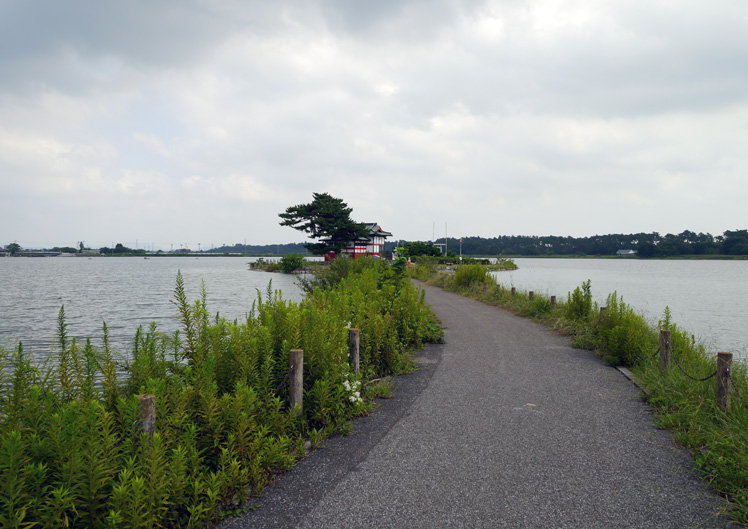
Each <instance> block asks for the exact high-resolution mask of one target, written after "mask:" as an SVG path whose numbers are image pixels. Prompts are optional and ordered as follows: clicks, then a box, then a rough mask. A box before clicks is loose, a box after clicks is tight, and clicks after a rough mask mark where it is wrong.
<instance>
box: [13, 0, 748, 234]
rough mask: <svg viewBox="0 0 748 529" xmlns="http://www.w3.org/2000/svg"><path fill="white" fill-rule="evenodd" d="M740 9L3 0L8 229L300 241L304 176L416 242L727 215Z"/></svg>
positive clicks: (309, 184)
mask: <svg viewBox="0 0 748 529" xmlns="http://www.w3.org/2000/svg"><path fill="white" fill-rule="evenodd" d="M746 13H747V12H746V8H745V7H743V5H742V3H739V2H737V1H735V2H730V1H727V0H724V1H721V2H719V5H718V6H715V5H706V4H703V3H699V2H690V1H687V2H682V3H679V4H678V5H677V6H676V5H673V4H671V3H663V2H644V1H643V0H642V1H634V2H630V1H626V2H624V1H613V2H605V3H599V2H592V1H583V0H576V1H572V2H564V3H558V2H553V1H550V0H548V1H542V0H541V1H538V2H532V3H530V2H524V1H519V0H516V1H515V0H503V1H502V0H500V1H482V2H478V1H475V2H471V1H463V2H461V1H458V0H444V1H437V2H426V1H425V0H412V1H404V2H403V1H398V2H394V1H392V2H390V1H385V2H351V1H348V0H345V1H344V0H339V1H333V0H326V1H319V2H301V1H292V0H288V1H281V2H273V3H268V2H239V1H235V2H225V3H221V4H220V5H219V4H216V3H209V2H202V1H198V0H194V1H191V2H181V3H176V2H168V1H161V2H148V3H145V2H131V3H124V4H116V5H114V4H111V5H110V4H106V3H105V4H101V3H96V2H88V1H85V2H84V1H81V2H74V3H73V4H71V5H65V4H64V3H59V2H16V1H10V2H4V3H3V4H1V5H0V70H2V71H3V72H4V75H3V76H2V78H1V79H0V196H2V197H3V198H2V199H0V206H2V211H1V212H0V244H4V243H3V240H2V237H5V238H9V240H10V239H22V240H27V241H31V242H33V241H35V240H37V239H41V238H43V237H49V239H55V238H62V237H65V236H67V235H66V233H72V232H76V233H79V234H78V235H76V236H75V237H77V238H78V239H77V240H79V239H80V238H84V239H86V240H91V241H94V240H103V241H105V242H104V243H106V244H108V243H110V242H111V241H110V239H112V238H115V239H120V238H121V239H123V242H126V241H128V240H130V239H132V240H134V239H135V238H136V237H138V238H140V239H141V240H146V239H149V238H150V239H153V240H154V242H158V241H160V242H162V243H167V244H168V243H169V241H172V242H173V240H174V239H177V240H181V242H186V241H188V240H190V239H189V238H190V237H194V238H195V239H198V238H199V239H200V240H209V239H210V238H211V237H216V236H217V235H215V234H217V233H220V234H221V236H222V237H225V238H226V239H228V240H229V241H233V242H235V241H236V240H242V239H243V238H245V237H247V238H248V239H249V240H254V241H256V242H275V241H285V240H297V239H298V238H299V235H298V234H296V233H295V232H293V231H291V230H288V229H283V228H280V227H278V226H277V221H276V217H277V213H278V212H279V211H282V210H283V209H285V207H287V206H288V205H291V204H294V203H299V202H304V201H308V200H309V199H310V197H311V193H312V192H313V191H328V192H331V193H333V194H336V196H341V197H342V198H344V199H345V200H347V201H348V202H349V204H350V205H352V206H353V207H354V214H355V215H356V216H357V218H359V219H360V220H378V221H379V222H381V223H383V225H385V227H386V228H387V229H390V230H391V231H394V232H395V234H396V236H398V237H403V238H410V239H415V238H421V239H424V238H428V237H429V236H430V234H431V232H432V230H433V226H434V223H435V222H436V223H437V224H443V223H444V222H449V224H450V226H453V228H450V233H452V234H455V235H460V234H462V235H485V236H493V235H498V234H501V233H534V234H547V233H556V234H560V235H566V234H569V235H584V234H589V233H591V232H600V233H602V232H606V231H608V232H613V231H615V232H625V231H642V230H644V231H653V230H656V231H661V232H666V231H682V230H683V229H686V228H688V229H693V230H696V231H712V232H715V233H717V232H721V231H723V230H724V229H728V228H730V229H732V228H735V227H737V226H738V225H740V223H741V222H742V219H743V217H742V216H741V215H742V213H741V211H742V208H741V204H742V203H744V201H745V198H746V194H747V193H748V190H747V189H746V184H745V183H744V182H743V172H744V168H745V166H746V165H747V164H746V162H748V160H746V155H745V154H744V152H743V151H744V145H745V141H746V139H748V138H747V136H748V130H747V129H748V125H746V123H748V102H747V101H746V94H748V91H747V90H746V84H747V83H746V81H747V79H746V75H748V74H746V72H745V71H744V69H743V68H741V66H742V64H745V63H746V60H747V59H748V57H746V54H747V53H748V51H747V50H748V42H747V40H748V31H746V29H748V28H746V25H748V16H747V14H746ZM9 197H12V199H11V198H9ZM61 203H64V204H67V206H61V205H60V204H61ZM663 203H665V204H672V205H667V206H663V205H662V204H663ZM29 204H34V205H35V207H34V208H30V207H29V206H28V205H29ZM104 204H105V205H104ZM655 205H657V206H656V207H655ZM86 206H87V210H88V211H90V212H91V213H92V214H96V215H98V216H99V218H101V222H98V223H96V225H92V223H91V222H90V221H87V220H86V218H85V217H86V216H85V215H80V214H78V213H77V210H76V208H79V207H86ZM136 210H137V212H138V213H137V214H135V213H134V212H135V211H136ZM703 211H709V212H711V213H712V214H711V215H705V214H703V213H697V212H703ZM192 212H200V213H199V214H193V213H192ZM202 212H210V214H205V215H203V214H202ZM59 219H65V221H64V222H60V221H59ZM175 219H178V220H175ZM696 222H701V223H702V224H700V225H696ZM453 230H454V231H453ZM86 231H90V232H91V234H90V235H87V234H86V233H80V232H86ZM41 233H45V234H46V233H48V236H47V235H44V236H43V235H41ZM114 234H117V235H114ZM44 240H48V239H46V238H45V239H44ZM53 242H55V241H53ZM56 242H59V243H64V242H65V241H56ZM222 242H223V241H222ZM104 243H102V244H104Z"/></svg>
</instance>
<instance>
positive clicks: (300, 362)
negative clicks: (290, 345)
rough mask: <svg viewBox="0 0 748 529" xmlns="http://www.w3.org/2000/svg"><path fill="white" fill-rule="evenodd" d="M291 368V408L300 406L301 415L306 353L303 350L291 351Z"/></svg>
mask: <svg viewBox="0 0 748 529" xmlns="http://www.w3.org/2000/svg"><path fill="white" fill-rule="evenodd" d="M289 363H290V367H291V387H290V388H289V393H290V395H291V408H292V409H293V408H294V407H295V406H296V405H297V404H298V405H299V413H301V412H302V410H303V409H304V351H303V350H302V349H291V354H290V355H289Z"/></svg>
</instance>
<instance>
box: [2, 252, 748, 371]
mask: <svg viewBox="0 0 748 529" xmlns="http://www.w3.org/2000/svg"><path fill="white" fill-rule="evenodd" d="M250 260H251V259H249V258H241V257H212V258H211V257H200V258H195V257H161V258H158V257H154V258H151V259H143V258H134V257H130V258H128V257H95V258H85V257H75V258H72V257H70V258H63V257H52V258H0V293H1V295H0V344H2V345H4V346H8V345H9V344H10V346H11V347H12V345H13V343H14V342H15V340H16V339H20V340H22V341H23V343H24V347H25V349H26V350H28V349H29V346H32V347H33V350H34V352H35V354H37V355H38V356H39V355H40V356H43V355H44V354H46V352H48V351H49V349H50V345H51V343H52V341H53V340H54V334H55V328H56V322H57V314H58V312H59V310H60V306H61V305H63V304H64V305H65V314H66V316H67V322H68V324H69V327H68V332H69V334H70V335H71V336H76V337H78V338H79V339H81V338H82V339H85V338H86V337H90V338H91V339H92V341H93V343H94V345H96V346H99V345H100V344H101V334H102V332H101V329H102V322H103V321H106V323H107V326H108V328H109V333H110V339H111V342H112V344H113V345H114V346H115V349H116V350H117V351H119V352H120V353H128V352H129V350H130V343H131V341H132V338H133V337H134V335H135V332H136V330H137V328H138V326H139V325H143V326H144V328H147V327H148V325H149V324H150V322H151V321H155V322H156V323H157V324H158V327H159V329H160V330H162V331H165V332H173V331H174V330H176V329H178V328H179V322H178V321H177V319H176V318H177V311H176V307H175V306H174V304H173V303H171V300H172V299H173V296H174V287H175V284H176V277H177V271H178V270H181V272H182V275H183V277H184V281H185V287H186V289H187V296H188V299H189V300H190V301H194V300H195V299H198V298H199V297H200V284H201V281H204V282H205V286H206V289H207V292H208V310H209V311H210V312H211V314H213V315H215V313H216V312H220V314H221V316H223V317H226V318H228V319H232V320H233V319H235V318H238V319H239V320H241V319H243V318H244V317H245V315H246V314H247V313H248V312H249V311H250V310H251V307H252V302H253V301H254V300H256V299H257V289H259V290H260V292H262V293H263V295H264V293H265V291H266V289H267V286H268V283H269V282H270V280H272V286H273V289H280V290H282V291H283V297H284V298H285V299H289V300H296V301H297V300H299V299H301V296H302V293H301V290H300V289H299V287H298V286H297V284H296V277H295V276H291V275H286V274H269V273H266V272H256V271H249V270H248V265H247V263H248V262H249V261H250ZM515 261H516V263H517V264H518V266H519V267H520V268H519V270H516V271H513V272H500V273H497V274H496V276H497V278H498V280H499V282H501V283H502V284H504V285H505V286H507V287H511V286H515V287H517V288H519V289H522V290H534V291H536V292H538V293H540V294H545V295H548V296H550V295H556V296H558V298H559V299H565V298H566V295H567V293H568V292H570V291H572V290H574V288H576V287H577V286H580V285H581V284H582V282H583V281H586V280H587V279H590V280H591V282H592V293H593V296H594V297H595V299H596V300H597V301H598V302H600V303H604V301H605V298H606V297H607V295H608V294H610V293H611V292H613V291H616V292H617V293H618V294H619V296H620V297H622V298H623V301H625V302H626V303H628V304H629V305H631V306H632V307H634V309H635V310H637V311H638V312H641V313H643V314H644V315H645V316H646V317H647V318H648V319H650V321H652V322H653V323H655V324H656V322H657V320H658V319H660V318H662V315H663V312H664V310H665V307H666V306H669V307H670V310H671V312H672V316H673V321H675V322H676V323H677V324H678V325H679V326H680V327H681V328H683V329H686V330H687V331H688V332H690V333H693V334H695V335H696V337H697V339H699V340H700V341H701V342H702V343H704V344H705V345H706V346H707V348H708V349H709V350H710V351H714V352H716V351H730V352H733V353H735V354H736V356H741V357H743V358H748V354H747V353H746V350H747V349H748V261H654V260H653V261H645V260H625V259H615V260H612V259H516V260H515ZM38 356H37V357H38Z"/></svg>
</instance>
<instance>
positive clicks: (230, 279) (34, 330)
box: [0, 257, 302, 356]
mask: <svg viewBox="0 0 748 529" xmlns="http://www.w3.org/2000/svg"><path fill="white" fill-rule="evenodd" d="M250 260H251V259H249V258H240V257H200V258H195V257H162V258H157V257H154V258H150V259H144V258H135V257H95V258H85V257H48V258H0V292H2V295H1V296H0V345H3V346H6V347H7V346H8V345H9V344H10V345H11V346H12V345H13V344H14V343H15V341H16V340H17V339H18V340H21V341H22V342H23V344H24V348H25V349H26V350H28V348H29V346H32V347H33V350H34V352H35V354H37V353H38V354H40V355H42V356H44V355H45V354H47V353H48V352H49V349H50V344H51V343H52V341H53V340H54V335H55V329H56V322H57V315H58V312H59V310H60V307H61V306H62V305H64V306H65V315H66V319H67V322H68V324H69V327H68V333H69V334H70V336H75V337H78V338H79V339H84V340H85V338H87V337H90V338H91V340H92V342H93V343H94V345H95V346H100V345H101V336H102V322H106V324H107V327H108V329H109V335H110V341H111V343H112V344H113V345H114V346H115V349H116V350H117V351H118V352H120V353H128V352H129V350H130V343H131V341H132V338H133V337H134V336H135V332H136V331H137V328H138V326H140V325H142V326H143V327H144V329H146V328H147V327H148V326H149V325H150V323H151V322H152V321H155V322H156V323H157V324H158V328H159V329H160V330H161V331H165V332H173V331H175V330H177V329H179V328H180V326H179V322H178V321H177V319H176V318H177V310H176V306H175V305H174V304H173V303H172V302H171V300H173V299H174V287H175V286H176V278H177V271H179V270H181V272H182V276H183V277H184V282H185V289H186V291H187V298H188V300H189V301H191V302H192V301H194V300H196V299H198V298H199V297H200V288H201V282H202V281H204V282H205V287H206V290H207V293H208V296H207V300H208V310H209V312H210V313H211V314H212V315H215V313H216V312H220V314H221V316H222V317H225V318H227V319H231V320H233V319H235V318H238V319H239V320H240V321H241V320H242V319H243V318H244V317H245V316H246V314H247V313H248V312H249V311H250V310H251V307H252V302H253V301H254V300H256V299H257V289H259V290H260V291H261V292H262V293H263V295H264V294H265V291H266V289H267V287H268V283H269V282H270V281H271V280H272V287H273V289H274V290H275V289H280V290H282V291H283V297H284V298H285V299H289V300H294V301H298V300H300V299H301V297H302V293H301V291H300V289H299V287H298V286H297V285H296V278H295V276H292V275H286V274H269V273H266V272H256V271H249V270H248V266H247V263H248V262H249V261H250Z"/></svg>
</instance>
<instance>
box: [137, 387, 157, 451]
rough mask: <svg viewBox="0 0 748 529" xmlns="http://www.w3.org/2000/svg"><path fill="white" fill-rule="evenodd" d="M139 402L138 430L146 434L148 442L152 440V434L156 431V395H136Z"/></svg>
mask: <svg viewBox="0 0 748 529" xmlns="http://www.w3.org/2000/svg"><path fill="white" fill-rule="evenodd" d="M138 400H139V401H140V404H139V409H140V414H139V415H138V417H139V419H140V429H141V430H142V431H143V433H146V434H148V440H149V441H150V440H151V439H153V433H154V432H155V431H156V395H150V394H148V395H138Z"/></svg>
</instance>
